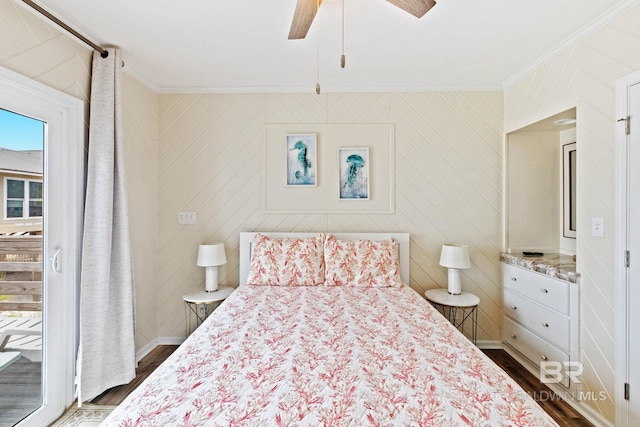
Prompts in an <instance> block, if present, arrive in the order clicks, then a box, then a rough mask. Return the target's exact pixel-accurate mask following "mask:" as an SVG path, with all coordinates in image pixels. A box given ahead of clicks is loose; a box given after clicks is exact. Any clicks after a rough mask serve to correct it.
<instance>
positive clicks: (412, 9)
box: [289, 0, 436, 40]
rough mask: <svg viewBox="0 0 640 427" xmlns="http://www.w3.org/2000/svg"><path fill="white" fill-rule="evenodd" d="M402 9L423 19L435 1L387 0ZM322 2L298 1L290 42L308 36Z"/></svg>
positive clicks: (320, 0)
mask: <svg viewBox="0 0 640 427" xmlns="http://www.w3.org/2000/svg"><path fill="white" fill-rule="evenodd" d="M387 1H388V2H389V3H391V4H394V5H396V6H398V7H399V8H400V9H402V10H404V11H407V12H409V13H410V14H412V15H413V16H415V17H417V18H421V17H422V16H423V15H424V14H425V13H427V12H428V11H429V10H430V9H431V8H432V7H433V6H435V5H436V2H435V0H387ZM320 3H322V0H298V3H297V4H296V10H295V12H294V13H293V21H292V22H291V29H290V30H289V40H295V39H303V38H305V37H306V36H307V32H308V31H309V27H311V23H312V22H313V18H315V16H316V12H317V11H318V6H319V5H320Z"/></svg>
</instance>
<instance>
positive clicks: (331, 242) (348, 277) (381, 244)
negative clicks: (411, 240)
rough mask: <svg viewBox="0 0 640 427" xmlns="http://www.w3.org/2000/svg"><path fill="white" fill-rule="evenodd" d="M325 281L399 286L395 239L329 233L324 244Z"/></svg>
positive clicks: (351, 284) (344, 283) (337, 284)
mask: <svg viewBox="0 0 640 427" xmlns="http://www.w3.org/2000/svg"><path fill="white" fill-rule="evenodd" d="M324 260H325V264H326V267H325V268H326V273H325V285H327V286H359V287H365V288H382V287H399V286H402V280H401V279H400V263H399V260H398V242H396V241H395V240H394V239H389V240H379V241H377V240H352V241H350V240H338V239H337V238H336V237H335V236H333V235H329V236H328V237H327V240H326V242H325V245H324Z"/></svg>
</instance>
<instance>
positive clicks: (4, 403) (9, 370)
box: [0, 68, 84, 426]
mask: <svg viewBox="0 0 640 427" xmlns="http://www.w3.org/2000/svg"><path fill="white" fill-rule="evenodd" d="M82 114H83V104H82V102H81V101H79V100H77V99H75V98H72V97H70V96H68V95H65V94H62V93H60V92H57V91H55V90H53V89H51V88H49V87H47V86H44V85H41V84H39V83H37V82H34V81H32V80H30V79H27V78H25V77H23V76H21V75H18V74H16V73H13V72H11V71H8V70H5V69H2V68H0V181H1V182H0V188H1V198H2V202H1V206H2V214H1V215H0V426H14V425H16V426H21V425H24V426H27V425H28V426H46V425H49V424H51V423H52V422H53V421H54V420H55V419H57V418H58V417H59V416H60V415H61V414H62V413H63V411H64V409H65V408H66V407H68V406H70V405H71V403H72V402H73V398H74V392H75V390H74V375H75V370H74V366H75V355H76V348H77V314H76V313H77V294H78V283H79V253H80V236H81V234H80V233H81V221H82V199H83V191H84V190H83V171H84V161H83V159H84V156H83V143H82V142H83V117H82Z"/></svg>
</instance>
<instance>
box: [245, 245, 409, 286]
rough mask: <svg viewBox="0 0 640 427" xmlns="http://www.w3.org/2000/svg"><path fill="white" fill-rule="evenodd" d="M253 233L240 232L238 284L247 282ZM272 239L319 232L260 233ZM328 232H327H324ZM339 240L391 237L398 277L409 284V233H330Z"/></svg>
mask: <svg viewBox="0 0 640 427" xmlns="http://www.w3.org/2000/svg"><path fill="white" fill-rule="evenodd" d="M258 233H259V232H255V233H240V282H239V283H240V285H244V284H245V283H247V276H249V264H250V263H251V244H252V243H253V236H255V235H256V234H258ZM260 234H264V235H266V236H269V237H272V238H274V239H282V238H305V237H312V236H317V235H318V234H319V233H260ZM326 234H329V233H326ZM330 234H333V235H334V236H336V237H337V238H338V239H341V240H384V239H390V238H393V239H395V240H396V241H397V242H398V246H399V249H398V252H399V254H398V255H399V257H400V278H401V279H402V282H403V283H406V284H407V285H408V284H409V233H330Z"/></svg>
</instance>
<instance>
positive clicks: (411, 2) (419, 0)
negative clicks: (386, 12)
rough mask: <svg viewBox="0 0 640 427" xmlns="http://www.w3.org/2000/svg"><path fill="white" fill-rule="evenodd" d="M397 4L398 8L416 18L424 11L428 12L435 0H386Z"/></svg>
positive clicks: (422, 14)
mask: <svg viewBox="0 0 640 427" xmlns="http://www.w3.org/2000/svg"><path fill="white" fill-rule="evenodd" d="M387 1H388V2H389V3H392V4H394V5H396V6H398V7H399V8H400V9H402V10H404V11H407V12H409V13H410V14H412V15H413V16H415V17H417V18H422V16H424V14H425V13H427V12H429V10H431V8H432V7H433V6H435V5H436V2H435V0H387Z"/></svg>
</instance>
